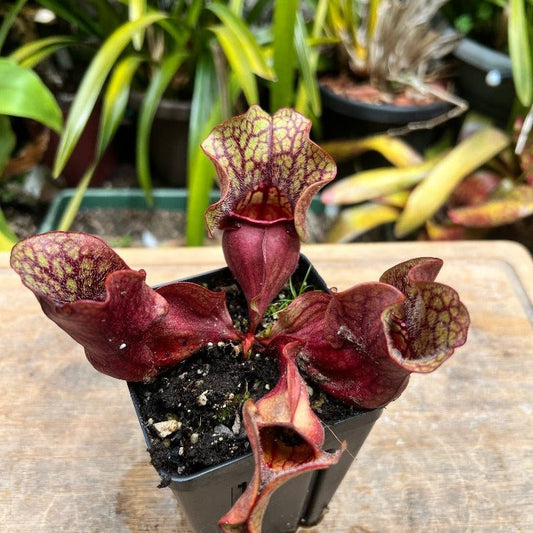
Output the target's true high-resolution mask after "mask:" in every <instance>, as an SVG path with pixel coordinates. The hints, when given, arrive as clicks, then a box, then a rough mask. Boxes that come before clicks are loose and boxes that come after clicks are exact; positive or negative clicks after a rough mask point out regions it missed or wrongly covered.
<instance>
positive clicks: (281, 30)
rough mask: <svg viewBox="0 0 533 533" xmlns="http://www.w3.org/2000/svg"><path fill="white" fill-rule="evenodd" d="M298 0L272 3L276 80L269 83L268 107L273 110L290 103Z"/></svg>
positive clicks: (292, 86)
mask: <svg viewBox="0 0 533 533" xmlns="http://www.w3.org/2000/svg"><path fill="white" fill-rule="evenodd" d="M297 12H298V0H285V1H284V2H275V5H274V26H273V35H274V41H273V42H274V47H273V60H274V70H275V72H276V77H277V80H276V81H275V82H274V83H272V84H271V85H270V108H271V111H272V112H274V111H276V110H278V109H280V108H281V107H286V106H290V105H292V102H293V100H294V91H295V89H294V80H295V65H296V52H295V49H294V28H295V25H296V24H295V23H296V13H297Z"/></svg>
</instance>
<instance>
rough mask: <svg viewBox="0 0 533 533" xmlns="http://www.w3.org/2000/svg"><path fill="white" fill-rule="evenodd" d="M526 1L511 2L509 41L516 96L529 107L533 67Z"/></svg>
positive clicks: (532, 91)
mask: <svg viewBox="0 0 533 533" xmlns="http://www.w3.org/2000/svg"><path fill="white" fill-rule="evenodd" d="M524 4H525V0H510V3H509V21H508V32H507V33H508V41H509V55H510V57H511V64H512V69H513V81H514V85H515V89H516V95H517V96H518V99H519V100H520V102H521V104H522V105H523V106H525V107H529V106H530V105H531V103H532V100H533V66H532V59H531V46H530V44H529V40H530V37H529V36H528V21H527V18H526V12H525V6H524Z"/></svg>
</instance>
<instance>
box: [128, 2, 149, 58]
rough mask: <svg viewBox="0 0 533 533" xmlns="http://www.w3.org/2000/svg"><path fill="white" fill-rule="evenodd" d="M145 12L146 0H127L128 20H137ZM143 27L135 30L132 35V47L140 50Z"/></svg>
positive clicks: (142, 39)
mask: <svg viewBox="0 0 533 533" xmlns="http://www.w3.org/2000/svg"><path fill="white" fill-rule="evenodd" d="M145 14H146V0H129V2H128V18H129V20H131V21H133V20H139V19H140V18H141V17H142V16H143V15H145ZM144 32H145V28H141V29H139V30H137V31H136V32H135V33H134V34H133V37H132V39H131V40H132V43H133V48H135V50H140V49H141V48H142V45H143V41H144Z"/></svg>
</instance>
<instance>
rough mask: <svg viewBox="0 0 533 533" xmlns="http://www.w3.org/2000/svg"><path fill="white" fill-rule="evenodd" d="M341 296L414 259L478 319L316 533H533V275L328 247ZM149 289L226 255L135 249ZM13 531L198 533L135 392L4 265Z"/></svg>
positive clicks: (458, 251)
mask: <svg viewBox="0 0 533 533" xmlns="http://www.w3.org/2000/svg"><path fill="white" fill-rule="evenodd" d="M304 252H305V253H306V255H307V256H308V257H309V258H310V259H311V260H312V261H313V262H314V263H315V266H316V267H317V269H318V270H319V272H320V273H321V274H322V276H323V277H324V278H325V279H326V281H327V282H328V284H330V285H332V286H337V287H338V288H339V289H342V288H347V287H349V286H350V285H352V284H354V283H356V282H360V281H368V280H375V279H377V278H378V277H379V275H380V274H381V272H382V271H383V270H385V269H386V268H388V267H390V266H392V265H393V264H395V263H397V262H400V261H402V260H404V259H407V258H410V257H415V256H421V255H430V256H437V257H442V258H443V259H444V260H445V266H444V268H443V270H442V273H441V275H440V276H439V281H442V282H444V283H449V284H451V285H453V286H454V287H455V288H456V289H457V290H458V291H459V293H460V294H461V297H462V299H463V301H464V302H465V304H466V305H467V307H468V309H469V311H470V314H471V319H472V327H471V331H470V335H469V340H468V342H467V344H466V346H465V347H464V348H462V349H461V350H459V351H458V352H457V354H456V355H455V356H454V357H453V358H452V359H451V360H450V361H448V362H447V363H446V365H444V366H443V367H442V368H440V369H439V370H438V371H437V372H435V373H434V374H431V375H425V376H418V375H417V376H414V377H413V378H412V381H411V383H410V385H409V387H408V389H407V391H406V392H405V393H404V395H403V396H402V397H401V398H400V399H399V400H397V401H396V402H393V403H392V404H391V405H390V406H389V407H388V408H387V409H386V410H385V412H384V414H383V416H382V417H381V419H380V420H379V421H378V423H377V424H376V426H375V427H374V430H373V431H372V433H371V435H370V437H369V438H368V440H367V442H366V443H365V445H364V446H363V448H362V450H361V452H360V454H359V456H358V458H357V461H356V462H355V463H354V465H353V467H352V469H351V471H350V473H349V474H348V476H347V478H346V479H345V480H344V482H343V484H342V485H341V489H340V490H339V491H338V493H337V495H336V496H335V498H334V500H333V501H332V504H331V507H330V511H329V513H328V514H327V516H326V518H325V519H324V521H323V522H322V524H320V526H316V527H314V528H311V529H310V530H308V531H310V532H311V533H318V532H321V531H328V532H329V533H363V532H371V533H385V532H387V533H388V532H391V533H396V532H406V533H407V532H409V533H411V532H424V533H430V532H439V533H442V532H450V533H451V532H454V533H456V532H474V533H478V532H489V531H490V532H496V531H501V532H514V531H516V532H518V531H523V532H529V531H533V480H532V473H533V335H532V334H533V308H532V304H531V302H532V301H533V263H532V261H531V258H530V256H529V254H528V253H527V251H525V249H523V248H522V247H520V246H519V245H517V244H514V243H509V242H503V241H502V242H464V243H390V244H377V243H376V244H368V245H331V246H326V245H315V246H308V247H305V248H304ZM121 255H122V256H123V257H124V258H125V259H126V261H127V262H128V264H130V266H132V267H135V268H140V267H142V268H145V269H146V270H147V272H148V278H149V282H150V283H159V282H162V281H168V280H171V279H176V278H180V277H183V276H188V275H191V274H196V273H199V272H203V271H205V270H209V269H211V268H216V267H218V266H221V265H223V258H222V253H221V251H220V250H219V249H218V248H201V249H194V248H188V249H187V248H169V249H162V250H155V251H149V252H147V251H146V250H123V251H121ZM0 289H1V290H0V312H1V313H2V315H1V320H0V354H1V358H2V359H1V361H2V367H1V368H2V372H1V373H0V391H1V395H0V458H1V459H0V461H1V463H0V464H1V474H2V475H1V476H0V531H5V532H9V533H28V532H50V533H52V532H53V533H57V532H69V533H70V532H95V533H96V532H98V533H101V532H113V533H125V532H133V533H140V532H151V533H152V532H159V533H170V532H172V533H176V532H180V533H189V531H190V530H189V529H188V526H187V524H186V522H185V519H184V518H183V516H182V515H181V514H180V511H179V509H178V508H177V506H176V503H175V501H174V499H173V497H172V494H171V493H170V491H169V490H168V489H158V488H156V487H157V484H158V476H157V474H156V473H155V471H154V470H153V468H152V467H151V466H150V464H149V462H148V455H147V453H146V452H145V449H144V443H143V439H142V436H141V432H140V430H139V427H138V425H137V421H136V419H135V417H134V413H133V407H132V405H131V402H130V399H129V396H128V392H127V388H126V386H125V384H124V383H121V382H119V381H116V380H113V379H111V378H108V377H106V376H103V375H100V374H98V373H97V372H96V371H94V370H93V369H92V367H90V365H89V364H88V363H87V362H86V361H85V358H84V355H83V352H82V349H81V348H80V347H79V346H78V345H77V344H75V343H74V341H72V340H70V338H69V337H67V336H66V335H65V334H64V333H63V332H61V331H60V330H59V329H58V328H57V327H56V326H55V325H54V324H53V323H51V322H50V321H49V320H47V319H46V318H45V317H44V316H43V315H42V313H41V311H40V308H39V305H38V304H37V301H36V300H35V298H34V297H33V295H32V294H31V293H30V292H29V291H28V290H26V289H25V288H23V287H22V285H21V283H20V281H19V279H18V277H17V276H16V275H15V274H14V273H13V272H11V270H10V269H9V267H8V256H7V254H1V255H0Z"/></svg>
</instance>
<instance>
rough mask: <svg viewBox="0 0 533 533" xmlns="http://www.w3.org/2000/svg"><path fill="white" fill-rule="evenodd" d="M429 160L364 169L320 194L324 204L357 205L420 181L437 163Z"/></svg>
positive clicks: (336, 182) (435, 160)
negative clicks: (410, 164) (408, 165)
mask: <svg viewBox="0 0 533 533" xmlns="http://www.w3.org/2000/svg"><path fill="white" fill-rule="evenodd" d="M437 160H438V159H430V160H429V161H426V162H424V163H420V164H418V165H412V166H410V167H400V168H395V167H388V168H375V169H372V170H365V171H363V172H359V173H357V174H354V175H353V176H348V177H346V178H344V179H341V180H338V181H335V182H334V183H333V184H332V185H330V186H329V187H328V188H327V189H326V190H325V191H324V192H323V193H322V195H321V197H320V198H321V200H322V201H323V202H324V203H325V204H340V205H343V204H344V205H345V204H355V203H358V202H363V201H365V200H372V199H374V198H379V197H380V196H384V195H387V194H391V193H395V192H398V191H401V190H403V189H407V188H408V187H412V186H413V185H416V184H417V183H419V182H420V181H421V180H422V179H423V178H424V176H426V174H427V173H428V172H429V171H430V170H431V169H432V168H433V167H434V166H435V165H436V163H437Z"/></svg>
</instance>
